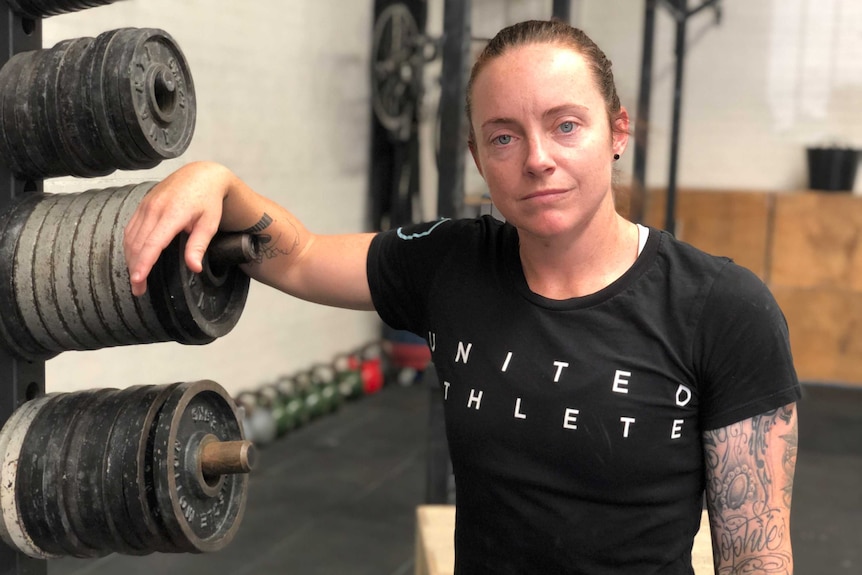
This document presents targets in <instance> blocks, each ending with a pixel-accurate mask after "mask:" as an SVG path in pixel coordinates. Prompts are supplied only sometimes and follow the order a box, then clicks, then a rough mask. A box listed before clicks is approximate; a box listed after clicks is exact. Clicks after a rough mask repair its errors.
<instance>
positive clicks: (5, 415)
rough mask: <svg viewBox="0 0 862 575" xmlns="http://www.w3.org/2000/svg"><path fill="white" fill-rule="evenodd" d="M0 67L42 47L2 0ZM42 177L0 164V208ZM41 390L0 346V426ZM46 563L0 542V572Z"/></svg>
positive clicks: (34, 571)
mask: <svg viewBox="0 0 862 575" xmlns="http://www.w3.org/2000/svg"><path fill="white" fill-rule="evenodd" d="M0 19H2V20H0V50H2V52H0V66H2V65H3V64H5V63H6V62H7V61H8V60H9V59H10V58H11V57H12V56H14V55H15V54H17V53H19V52H27V51H30V50H39V49H41V48H42V21H41V19H33V18H27V17H23V16H21V15H19V14H16V13H15V12H13V11H12V9H11V8H10V7H9V6H8V5H7V4H6V3H5V2H4V3H3V5H2V6H0ZM42 185H43V181H42V180H35V181H34V180H28V181H23V180H20V179H18V178H16V177H15V176H14V175H12V173H11V171H10V170H9V168H8V167H6V166H5V165H3V164H0V211H4V210H7V209H9V208H10V206H11V205H12V203H13V201H14V200H15V198H17V197H20V196H22V195H24V194H29V193H41V192H42ZM0 313H2V310H0ZM43 393H45V362H44V361H25V360H23V359H18V358H16V357H14V356H12V355H11V354H10V353H9V352H8V351H6V350H5V349H4V348H2V347H0V394H2V395H0V427H2V425H3V424H4V423H5V422H6V420H7V419H9V416H11V415H12V413H13V412H14V411H15V410H16V409H17V408H18V407H19V406H20V405H21V404H23V403H24V402H25V401H27V400H29V399H33V398H34V397H36V396H38V395H41V394H43ZM47 573H48V565H47V562H46V561H44V560H41V559H33V558H31V557H28V556H27V555H25V554H23V553H21V552H19V551H16V550H14V549H12V548H10V547H8V546H6V545H4V544H3V543H0V575H47Z"/></svg>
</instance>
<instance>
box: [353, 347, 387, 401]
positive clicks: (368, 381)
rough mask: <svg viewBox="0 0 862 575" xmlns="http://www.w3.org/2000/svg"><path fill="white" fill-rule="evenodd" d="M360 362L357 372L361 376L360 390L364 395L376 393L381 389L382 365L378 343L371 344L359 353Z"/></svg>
mask: <svg viewBox="0 0 862 575" xmlns="http://www.w3.org/2000/svg"><path fill="white" fill-rule="evenodd" d="M358 355H359V357H360V358H361V362H360V365H359V372H360V373H361V374H362V390H363V392H364V393H365V395H371V394H372V393H377V392H378V391H380V390H381V389H383V379H384V378H383V365H382V361H381V358H380V343H378V342H372V343H370V344H368V345H366V346H365V347H364V348H362V349H361V350H360V352H359V354H358Z"/></svg>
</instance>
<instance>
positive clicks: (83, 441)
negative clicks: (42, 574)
mask: <svg viewBox="0 0 862 575" xmlns="http://www.w3.org/2000/svg"><path fill="white" fill-rule="evenodd" d="M124 400H125V398H124V396H123V394H122V392H121V391H120V390H117V389H102V390H100V392H99V395H98V396H97V397H96V398H95V399H94V401H93V402H92V403H91V404H90V406H89V409H87V411H86V413H83V414H81V415H80V416H79V418H78V427H77V430H76V432H75V433H74V434H73V435H72V438H71V441H70V443H69V450H68V458H67V461H68V463H67V466H66V473H67V476H68V477H69V479H70V480H69V481H67V482H66V484H65V491H64V500H65V502H66V508H67V510H68V516H69V520H70V522H71V526H72V529H73V531H74V532H75V533H76V534H77V536H78V538H79V539H80V540H81V541H83V542H84V544H85V545H87V546H89V547H91V548H93V549H98V550H99V551H100V552H101V554H107V553H110V552H112V551H119V552H121V553H125V552H134V551H135V550H134V549H132V548H130V547H128V546H127V545H126V544H125V542H124V541H123V539H122V537H120V535H119V533H118V532H117V529H116V527H115V526H114V523H113V519H112V518H111V516H110V515H109V514H108V512H107V507H106V505H105V499H104V491H105V490H104V481H105V473H104V469H105V462H106V453H107V444H108V438H109V437H110V433H111V429H112V428H113V426H114V424H115V420H116V418H117V415H118V414H119V411H120V407H121V406H122V404H123V401H124Z"/></svg>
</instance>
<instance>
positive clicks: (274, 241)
mask: <svg viewBox="0 0 862 575" xmlns="http://www.w3.org/2000/svg"><path fill="white" fill-rule="evenodd" d="M273 221H274V220H273V219H272V216H270V215H269V214H267V213H266V212H264V214H263V215H262V216H261V218H260V220H258V222H257V223H256V224H254V225H253V226H251V227H249V228H246V229H244V230H241V233H244V234H254V235H255V236H257V241H258V249H259V251H260V255H259V256H258V257H257V258H256V259H255V263H261V262H262V261H263V260H264V259H268V260H270V259H272V258H274V257H277V256H280V255H288V254H290V253H292V252H293V250H295V249H296V248H297V246H298V245H299V234H298V233H297V232H296V226H294V224H293V222H291V221H290V220H287V224H288V225H289V226H290V227H291V228H293V231H294V234H293V243H292V244H291V245H290V246H289V247H287V248H283V247H281V246H280V245H279V243H280V242H281V239H282V237H283V234H278V236H276V237H274V238H273V236H272V235H271V234H267V233H263V232H264V231H265V230H266V229H267V228H269V226H270V225H272V223H273Z"/></svg>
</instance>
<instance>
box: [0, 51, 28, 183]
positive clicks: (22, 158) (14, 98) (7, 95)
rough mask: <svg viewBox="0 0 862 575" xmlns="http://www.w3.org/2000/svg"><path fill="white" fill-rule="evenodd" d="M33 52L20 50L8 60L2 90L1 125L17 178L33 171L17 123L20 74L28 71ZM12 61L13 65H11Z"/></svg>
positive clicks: (26, 175) (11, 166) (10, 164)
mask: <svg viewBox="0 0 862 575" xmlns="http://www.w3.org/2000/svg"><path fill="white" fill-rule="evenodd" d="M34 53H35V52H21V53H19V54H16V55H15V56H14V57H13V58H12V59H11V60H10V61H9V65H10V68H11V69H10V71H9V78H8V80H7V81H8V82H9V84H8V86H9V87H8V89H6V90H4V97H3V109H2V117H3V126H4V131H5V134H6V140H7V142H8V144H9V157H8V159H9V166H10V168H11V169H12V172H13V173H14V174H15V175H16V176H18V177H19V178H22V179H26V178H30V179H32V176H31V175H30V174H32V173H33V172H34V171H35V168H34V166H33V163H32V161H31V160H30V157H29V156H28V155H27V153H26V151H25V141H24V138H25V136H24V134H22V132H21V128H20V126H19V125H18V115H17V111H18V108H19V107H21V104H20V102H19V95H18V93H19V89H20V87H21V84H22V76H23V75H24V73H25V72H26V71H29V67H30V65H31V61H32V58H33V54H34ZM13 63H14V67H13V66H11V65H12V64H13Z"/></svg>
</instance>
